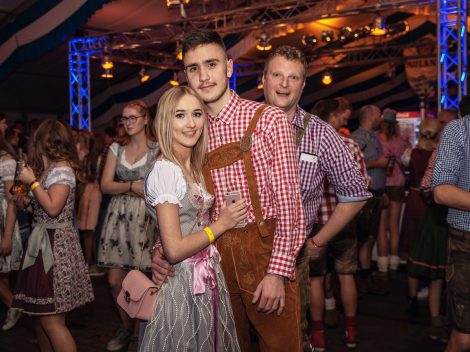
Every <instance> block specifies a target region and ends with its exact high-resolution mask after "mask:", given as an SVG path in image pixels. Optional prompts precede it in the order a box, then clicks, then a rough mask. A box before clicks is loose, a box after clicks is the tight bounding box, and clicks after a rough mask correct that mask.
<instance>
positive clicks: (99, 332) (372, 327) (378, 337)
mask: <svg viewBox="0 0 470 352" xmlns="http://www.w3.org/2000/svg"><path fill="white" fill-rule="evenodd" d="M93 286H94V290H95V296H96V300H95V302H94V303H92V304H89V305H88V306H86V307H83V308H81V309H78V310H76V311H74V312H72V313H70V314H68V317H67V321H68V326H69V327H70V330H71V331H72V334H73V336H74V338H75V339H76V342H77V346H78V350H79V351H82V352H95V351H106V348H105V346H106V342H107V341H108V340H109V339H110V338H111V337H112V336H113V334H114V332H115V330H116V329H117V327H118V325H119V322H118V317H117V312H116V310H115V308H114V306H113V302H112V298H111V294H110V291H109V289H108V287H107V284H106V279H105V277H95V278H93ZM405 297H406V279H405V275H404V274H403V273H399V275H398V278H397V279H396V280H395V281H394V282H393V286H392V292H391V294H390V295H389V296H372V295H366V296H365V297H363V298H362V299H361V300H360V301H359V309H358V334H359V344H358V347H357V348H356V349H355V350H354V351H358V352H360V351H367V352H369V351H370V352H375V351H380V352H421V351H426V352H438V351H443V349H444V345H443V344H440V343H437V342H434V341H432V340H430V339H429V337H428V335H427V334H428V322H427V313H426V303H425V302H421V307H420V308H421V311H422V314H421V316H420V317H419V318H412V317H410V316H408V315H407V313H406V312H405V303H406V298H405ZM4 317H5V312H4V311H2V312H0V321H2V322H3V320H4ZM340 326H341V325H340ZM326 333H327V335H326V336H327V351H329V352H336V351H338V352H339V351H347V349H346V348H345V347H344V345H343V331H342V329H341V328H336V329H327V330H326ZM37 350H38V348H37V344H36V341H35V335H34V329H33V322H32V319H29V318H27V317H22V318H21V320H20V321H19V322H18V324H17V325H16V326H15V327H14V328H13V329H12V330H10V331H7V332H3V331H0V351H1V352H29V351H37Z"/></svg>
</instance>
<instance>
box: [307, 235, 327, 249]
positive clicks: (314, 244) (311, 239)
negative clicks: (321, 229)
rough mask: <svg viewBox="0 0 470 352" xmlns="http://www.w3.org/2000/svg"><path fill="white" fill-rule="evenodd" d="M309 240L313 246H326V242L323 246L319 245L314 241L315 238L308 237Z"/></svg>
mask: <svg viewBox="0 0 470 352" xmlns="http://www.w3.org/2000/svg"><path fill="white" fill-rule="evenodd" d="M310 242H311V243H312V245H313V247H314V248H323V247H325V246H326V244H324V245H323V246H321V245H319V244H318V243H317V242H315V240H314V239H313V237H312V238H310Z"/></svg>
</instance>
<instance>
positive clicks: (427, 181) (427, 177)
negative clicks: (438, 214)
mask: <svg viewBox="0 0 470 352" xmlns="http://www.w3.org/2000/svg"><path fill="white" fill-rule="evenodd" d="M437 149H438V146H436V149H434V151H433V152H432V154H431V157H430V158H429V161H428V166H427V167H426V171H425V172H424V176H423V178H422V179H421V188H422V189H423V190H425V191H431V185H432V170H433V169H434V164H435V163H436V158H437Z"/></svg>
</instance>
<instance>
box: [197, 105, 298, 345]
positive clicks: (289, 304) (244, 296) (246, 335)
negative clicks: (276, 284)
mask: <svg viewBox="0 0 470 352" xmlns="http://www.w3.org/2000/svg"><path fill="white" fill-rule="evenodd" d="M265 107H266V106H265V105H261V106H260V107H259V108H258V109H257V110H256V112H255V114H254V116H253V118H252V120H251V121H250V123H249V125H248V128H247V129H246V131H245V135H244V136H243V137H242V138H241V140H240V141H239V142H233V143H228V144H225V145H222V146H220V147H218V148H217V149H215V150H213V151H212V152H210V153H209V155H208V158H207V163H206V165H205V167H204V178H205V182H206V187H207V190H208V191H209V192H210V193H212V194H215V192H214V183H213V180H212V176H211V173H210V171H211V170H214V169H220V168H224V167H227V166H229V165H232V164H233V163H235V162H237V161H238V160H243V163H244V165H245V177H246V180H247V183H248V189H249V194H250V200H251V205H252V207H253V212H254V215H255V223H252V224H248V225H247V226H245V227H243V228H233V229H231V230H229V231H227V232H226V233H225V234H224V235H223V236H221V237H219V238H218V240H217V242H216V245H217V249H218V250H219V252H220V254H221V257H222V261H221V266H222V270H223V273H224V276H225V280H226V282H227V288H228V290H229V292H230V298H231V302H232V309H233V313H234V318H235V324H236V328H237V335H238V340H239V343H240V347H241V350H242V351H243V352H249V351H256V350H257V349H256V345H255V344H253V343H252V341H251V338H250V323H251V324H252V325H253V327H254V328H255V330H256V332H257V334H258V337H259V347H260V351H266V352H268V351H269V352H277V351H279V352H285V351H288V350H289V351H292V352H294V351H300V350H301V346H300V344H301V342H300V316H299V314H300V302H299V301H300V297H299V289H298V284H297V282H296V281H294V282H291V281H288V280H286V282H285V288H286V290H285V293H286V299H285V308H284V311H283V313H282V314H281V315H280V316H278V315H277V314H276V312H274V313H271V314H269V315H266V314H264V313H262V312H257V311H256V308H257V306H258V304H259V301H258V302H257V303H256V304H252V303H251V301H252V299H253V293H254V292H255V291H256V288H257V286H258V284H259V283H260V282H261V280H262V279H263V278H264V277H265V276H266V274H267V270H268V265H269V261H270V259H271V253H272V249H273V240H274V231H275V229H276V220H275V219H267V220H264V219H263V216H262V212H261V204H260V202H259V193H258V188H257V183H256V179H255V173H254V169H253V160H252V156H251V147H252V134H253V132H254V130H255V127H256V124H257V123H258V121H259V118H260V116H261V114H262V113H263V110H264V108H265ZM296 346H298V347H297V348H296Z"/></svg>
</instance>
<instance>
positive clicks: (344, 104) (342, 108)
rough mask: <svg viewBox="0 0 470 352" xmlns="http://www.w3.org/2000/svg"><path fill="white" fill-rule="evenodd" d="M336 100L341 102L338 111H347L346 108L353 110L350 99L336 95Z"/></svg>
mask: <svg viewBox="0 0 470 352" xmlns="http://www.w3.org/2000/svg"><path fill="white" fill-rule="evenodd" d="M335 100H336V101H337V102H338V104H339V106H338V111H337V112H339V113H342V112H345V111H346V110H349V111H351V112H352V105H351V103H350V102H349V100H348V99H346V98H343V97H336V98H335Z"/></svg>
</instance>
